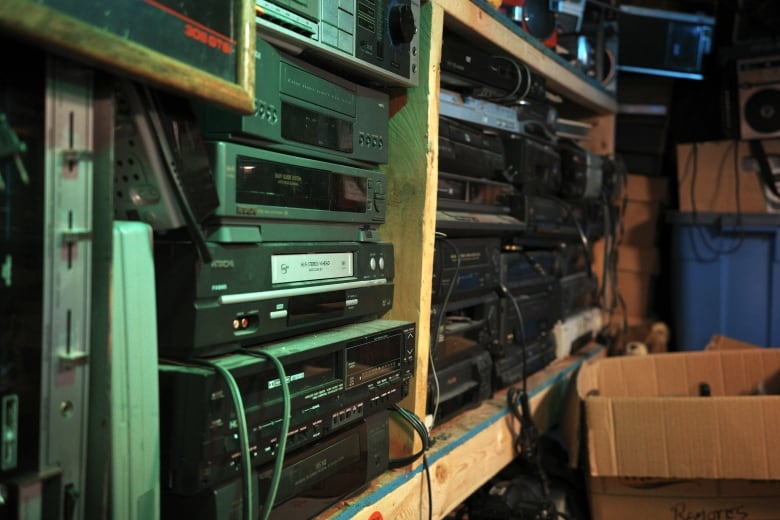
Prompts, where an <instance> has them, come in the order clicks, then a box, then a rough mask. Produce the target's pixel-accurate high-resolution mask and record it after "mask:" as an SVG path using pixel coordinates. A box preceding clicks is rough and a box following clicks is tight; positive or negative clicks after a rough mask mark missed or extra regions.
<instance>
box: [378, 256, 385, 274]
mask: <svg viewBox="0 0 780 520" xmlns="http://www.w3.org/2000/svg"><path fill="white" fill-rule="evenodd" d="M379 269H381V270H382V271H384V270H385V257H384V256H380V257H379Z"/></svg>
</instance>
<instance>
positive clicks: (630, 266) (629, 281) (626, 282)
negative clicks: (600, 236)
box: [593, 241, 661, 318]
mask: <svg viewBox="0 0 780 520" xmlns="http://www.w3.org/2000/svg"><path fill="white" fill-rule="evenodd" d="M660 263H661V262H660V258H659V253H658V250H657V249H655V248H653V247H637V246H631V245H621V246H619V247H618V249H617V273H615V277H616V282H617V291H618V293H619V294H620V295H621V296H622V298H623V302H624V303H625V306H626V309H625V312H626V314H627V315H628V316H634V317H638V318H643V317H646V316H647V315H648V314H649V313H651V311H652V310H653V306H654V301H655V294H654V291H655V287H656V279H657V275H658V273H659V270H660ZM593 272H594V273H595V274H596V276H597V277H598V280H599V286H603V283H604V282H603V273H604V247H603V242H601V241H600V242H598V243H597V244H595V245H594V247H593Z"/></svg>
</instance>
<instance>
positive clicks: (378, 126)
mask: <svg viewBox="0 0 780 520" xmlns="http://www.w3.org/2000/svg"><path fill="white" fill-rule="evenodd" d="M255 55H256V59H255V70H256V73H257V79H256V81H255V113H254V114H250V115H242V114H239V113H237V112H233V111H229V110H226V109H224V108H222V107H220V106H218V105H214V104H208V103H203V102H197V103H195V104H194V107H195V111H196V114H197V116H198V121H199V122H200V125H201V129H202V131H203V134H204V136H205V138H206V139H213V140H228V141H241V142H244V143H245V144H251V145H256V146H263V147H265V148H270V149H274V150H277V151H284V152H289V153H292V154H296V155H300V154H302V155H308V156H310V157H316V158H318V159H326V160H334V161H340V162H345V163H348V164H355V163H371V164H382V163H386V162H387V145H388V141H389V139H388V127H389V118H390V97H389V95H388V94H387V93H384V92H381V91H379V90H374V89H371V88H368V87H365V86H363V85H359V84H357V83H353V82H351V81H349V80H347V79H345V78H343V77H340V76H337V75H335V74H332V73H330V72H328V71H326V70H323V69H320V68H317V67H315V66H313V65H311V64H309V63H307V62H305V61H302V60H299V59H297V58H294V57H292V56H288V55H286V54H284V53H282V52H279V51H278V50H277V49H276V48H275V47H274V46H273V45H270V44H269V43H268V42H265V41H263V40H262V39H259V38H258V40H257V50H256V51H255Z"/></svg>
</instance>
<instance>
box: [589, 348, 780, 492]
mask: <svg viewBox="0 0 780 520" xmlns="http://www.w3.org/2000/svg"><path fill="white" fill-rule="evenodd" d="M779 367H780V351H778V350H771V349H755V350H738V351H716V352H696V353H670V354H658V355H653V356H645V357H621V358H608V359H603V360H597V361H594V362H592V363H586V364H584V365H583V366H582V367H581V369H580V374H579V377H578V379H577V390H578V394H579V395H580V398H581V399H584V400H585V414H586V418H585V421H586V435H587V446H588V450H589V452H588V460H589V462H590V473H591V475H593V476H628V477H656V478H750V479H780V450H777V449H775V448H774V443H775V440H776V438H777V432H779V431H780V396H777V395H771V396H757V395H751V394H754V393H755V392H756V389H757V387H758V383H759V382H761V381H762V380H763V379H765V378H767V377H771V375H772V374H773V373H775V372H776V371H777V370H778V368H779ZM701 382H706V383H707V384H708V385H709V386H710V389H711V392H712V396H710V397H700V396H699V395H698V392H699V383H701Z"/></svg>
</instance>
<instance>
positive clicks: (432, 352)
mask: <svg viewBox="0 0 780 520" xmlns="http://www.w3.org/2000/svg"><path fill="white" fill-rule="evenodd" d="M435 238H436V240H439V241H440V242H442V243H444V244H446V245H447V246H448V247H449V248H451V249H452V250H453V252H454V254H455V272H454V273H452V278H451V279H450V283H449V285H448V286H447V293H446V294H445V295H444V299H443V300H442V302H441V304H440V305H439V317H438V319H437V321H436V327H435V328H434V329H433V331H432V333H431V342H430V347H429V348H428V362H429V363H430V372H431V375H432V376H433V382H434V387H435V389H434V390H435V399H434V404H433V414H432V415H431V427H433V425H434V423H435V422H436V417H437V415H438V413H439V399H440V397H441V388H440V385H439V377H438V374H437V373H436V363H435V360H434V358H435V357H436V350H437V348H438V345H439V331H441V330H442V327H444V316H445V315H446V310H447V305H448V304H449V302H450V298H451V297H452V291H453V290H455V286H456V285H457V283H458V277H459V276H460V262H461V256H460V250H458V246H456V245H455V243H453V242H452V241H451V240H449V239H447V235H445V234H444V233H441V232H438V231H437V232H436V235H435Z"/></svg>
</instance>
